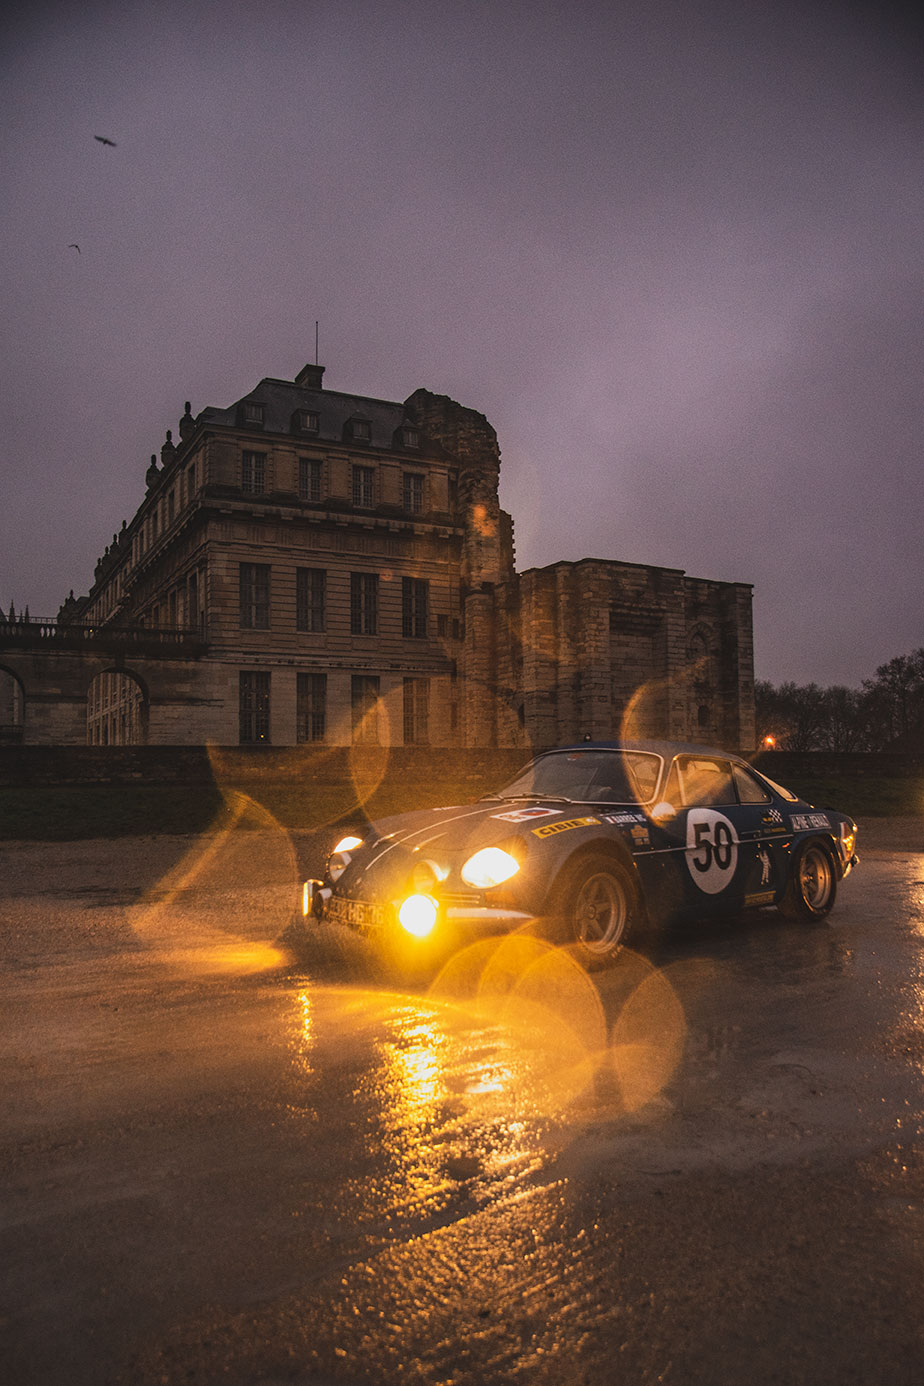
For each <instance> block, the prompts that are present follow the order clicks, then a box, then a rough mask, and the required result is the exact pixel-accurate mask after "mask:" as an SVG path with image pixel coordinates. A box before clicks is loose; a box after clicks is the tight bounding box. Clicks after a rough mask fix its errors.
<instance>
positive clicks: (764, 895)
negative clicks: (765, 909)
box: [744, 890, 773, 909]
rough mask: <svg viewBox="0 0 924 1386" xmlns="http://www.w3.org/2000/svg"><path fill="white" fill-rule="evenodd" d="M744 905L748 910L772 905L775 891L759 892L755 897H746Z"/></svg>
mask: <svg viewBox="0 0 924 1386" xmlns="http://www.w3.org/2000/svg"><path fill="white" fill-rule="evenodd" d="M744 904H745V908H746V909H753V908H755V907H756V906H758V905H772V904H773V891H772V890H759V891H757V892H756V893H755V894H754V895H746V896H745V897H744Z"/></svg>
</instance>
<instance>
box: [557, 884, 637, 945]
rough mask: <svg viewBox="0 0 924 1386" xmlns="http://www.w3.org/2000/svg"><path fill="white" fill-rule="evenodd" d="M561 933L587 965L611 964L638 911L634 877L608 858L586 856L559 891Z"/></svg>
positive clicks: (558, 917) (623, 942)
mask: <svg viewBox="0 0 924 1386" xmlns="http://www.w3.org/2000/svg"><path fill="white" fill-rule="evenodd" d="M557 897H558V907H557V909H556V911H555V915H556V919H557V921H558V924H559V932H560V935H561V937H562V938H563V940H564V942H566V943H569V944H571V946H572V947H573V948H574V950H575V952H576V954H577V956H578V957H579V958H580V960H581V962H583V963H584V964H585V966H587V967H604V966H606V965H607V964H608V963H611V962H612V961H613V960H614V958H616V956H617V955H618V953H619V951H620V949H621V948H622V947H623V945H624V944H625V943H626V941H627V939H628V937H629V934H630V931H631V929H632V925H633V923H634V918H635V913H636V896H635V888H634V886H633V883H632V880H631V878H630V876H629V874H628V872H627V871H626V870H625V868H624V867H622V866H620V865H619V863H618V862H615V861H611V860H610V858H609V857H585V858H584V859H583V860H581V861H580V862H578V863H576V864H575V866H574V867H573V868H572V869H571V871H569V873H568V875H567V876H566V878H565V880H564V881H563V882H562V884H561V886H560V887H559V890H558V891H557Z"/></svg>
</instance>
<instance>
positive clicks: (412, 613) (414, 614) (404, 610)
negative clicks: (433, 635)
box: [401, 577, 430, 640]
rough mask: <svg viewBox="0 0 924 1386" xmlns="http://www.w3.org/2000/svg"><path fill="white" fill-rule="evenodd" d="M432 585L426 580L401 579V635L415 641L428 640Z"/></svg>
mask: <svg viewBox="0 0 924 1386" xmlns="http://www.w3.org/2000/svg"><path fill="white" fill-rule="evenodd" d="M429 588H430V584H429V583H428V582H427V581H426V580H425V579H424V578H407V577H406V578H402V579H401V633H402V635H404V636H405V637H408V638H411V639H414V640H426V638H427V608H428V606H429Z"/></svg>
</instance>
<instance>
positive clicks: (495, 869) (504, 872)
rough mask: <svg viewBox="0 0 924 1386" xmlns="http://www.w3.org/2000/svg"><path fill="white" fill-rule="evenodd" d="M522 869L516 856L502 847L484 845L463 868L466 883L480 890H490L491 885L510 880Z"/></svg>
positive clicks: (463, 877)
mask: <svg viewBox="0 0 924 1386" xmlns="http://www.w3.org/2000/svg"><path fill="white" fill-rule="evenodd" d="M519 869H520V863H519V862H518V861H517V859H516V857H512V856H511V855H510V853H509V852H505V851H504V850H503V848H502V847H482V849H481V851H480V852H476V853H475V855H474V856H473V857H469V859H468V861H467V862H466V863H465V865H464V866H463V868H462V879H463V881H464V882H465V884H466V885H470V886H475V887H476V889H478V890H490V888H491V886H496V885H500V883H501V881H509V880H510V877H511V876H515V875H516V874H517V872H518V871H519Z"/></svg>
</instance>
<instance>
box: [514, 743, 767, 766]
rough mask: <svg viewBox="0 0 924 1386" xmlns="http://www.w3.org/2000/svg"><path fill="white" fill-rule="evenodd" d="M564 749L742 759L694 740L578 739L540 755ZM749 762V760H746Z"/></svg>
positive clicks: (553, 753)
mask: <svg viewBox="0 0 924 1386" xmlns="http://www.w3.org/2000/svg"><path fill="white" fill-rule="evenodd" d="M562 751H650V752H651V753H652V754H654V755H658V756H662V757H663V758H664V759H665V760H670V759H672V758H673V757H674V756H676V755H694V756H696V755H699V756H704V755H705V756H721V757H722V759H723V760H737V761H742V760H743V757H742V756H739V755H738V753H737V752H736V751H723V750H720V749H719V748H718V747H716V746H701V745H699V744H698V743H697V742H694V741H577V742H575V743H574V744H573V745H570V746H553V747H550V748H549V750H547V751H540V752H538V754H537V755H536V756H535V757H534V759H536V760H538V759H539V756H540V755H558V754H560V753H561V752H562ZM744 763H745V764H747V762H746V761H745V762H744Z"/></svg>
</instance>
